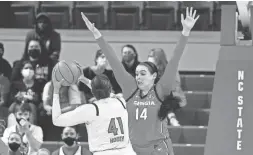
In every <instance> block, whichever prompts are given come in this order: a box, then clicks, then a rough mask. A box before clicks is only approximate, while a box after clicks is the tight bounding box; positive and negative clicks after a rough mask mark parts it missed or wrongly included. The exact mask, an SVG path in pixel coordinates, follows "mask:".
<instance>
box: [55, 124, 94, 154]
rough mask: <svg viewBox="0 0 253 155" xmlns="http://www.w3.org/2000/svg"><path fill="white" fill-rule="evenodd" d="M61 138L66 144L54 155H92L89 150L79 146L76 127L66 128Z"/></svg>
mask: <svg viewBox="0 0 253 155" xmlns="http://www.w3.org/2000/svg"><path fill="white" fill-rule="evenodd" d="M61 137H62V140H63V141H64V143H65V144H64V145H63V146H62V147H60V148H59V149H58V150H56V151H54V152H53V153H52V155H69V154H71V155H92V153H91V152H90V151H89V150H88V149H86V148H85V147H82V146H81V145H79V144H78V133H77V130H76V127H65V128H64V129H63V132H62V135H61Z"/></svg>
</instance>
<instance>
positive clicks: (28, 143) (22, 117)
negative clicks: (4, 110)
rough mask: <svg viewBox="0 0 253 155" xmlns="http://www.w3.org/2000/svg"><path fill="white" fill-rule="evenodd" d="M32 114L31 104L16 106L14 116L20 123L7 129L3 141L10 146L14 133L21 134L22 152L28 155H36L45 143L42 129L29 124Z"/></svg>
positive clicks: (25, 103)
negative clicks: (10, 139)
mask: <svg viewBox="0 0 253 155" xmlns="http://www.w3.org/2000/svg"><path fill="white" fill-rule="evenodd" d="M31 112H32V110H31V107H30V105H29V103H27V102H24V103H22V104H15V105H14V114H15V117H16V120H17V122H18V123H17V124H16V125H13V126H11V127H8V128H6V129H5V131H4V135H3V137H2V141H3V142H4V143H5V144H6V145H8V138H9V137H10V135H11V133H12V132H17V133H18V134H20V135H21V137H22V145H21V149H22V150H20V151H21V152H22V153H24V154H26V155H35V154H36V152H37V151H38V150H39V148H40V146H41V144H42V143H43V132H42V129H41V127H39V126H36V125H33V124H32V123H30V122H29V118H30V115H31Z"/></svg>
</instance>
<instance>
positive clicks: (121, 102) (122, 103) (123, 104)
mask: <svg viewBox="0 0 253 155" xmlns="http://www.w3.org/2000/svg"><path fill="white" fill-rule="evenodd" d="M116 99H117V100H119V101H120V103H121V104H122V106H123V108H124V109H126V107H125V105H124V103H123V102H122V101H121V100H120V99H119V98H116Z"/></svg>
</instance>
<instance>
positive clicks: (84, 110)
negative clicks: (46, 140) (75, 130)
mask: <svg viewBox="0 0 253 155" xmlns="http://www.w3.org/2000/svg"><path fill="white" fill-rule="evenodd" d="M94 117H96V108H95V106H94V105H92V104H84V105H81V106H79V107H77V108H76V109H75V110H73V111H69V112H66V113H64V114H62V113H61V107H60V103H59V95H58V94H54V98H53V109H52V119H53V124H54V125H55V126H61V127H65V126H74V125H78V124H82V123H87V122H89V121H91V120H92V119H93V118H94Z"/></svg>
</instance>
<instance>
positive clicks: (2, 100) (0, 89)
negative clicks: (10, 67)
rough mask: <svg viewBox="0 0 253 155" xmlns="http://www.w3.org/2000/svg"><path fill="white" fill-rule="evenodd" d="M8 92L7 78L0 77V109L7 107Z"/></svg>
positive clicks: (8, 83)
mask: <svg viewBox="0 0 253 155" xmlns="http://www.w3.org/2000/svg"><path fill="white" fill-rule="evenodd" d="M9 92H10V81H9V79H8V78H7V77H5V76H3V75H0V108H3V106H6V107H7V104H8V103H7V102H8V96H9Z"/></svg>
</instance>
